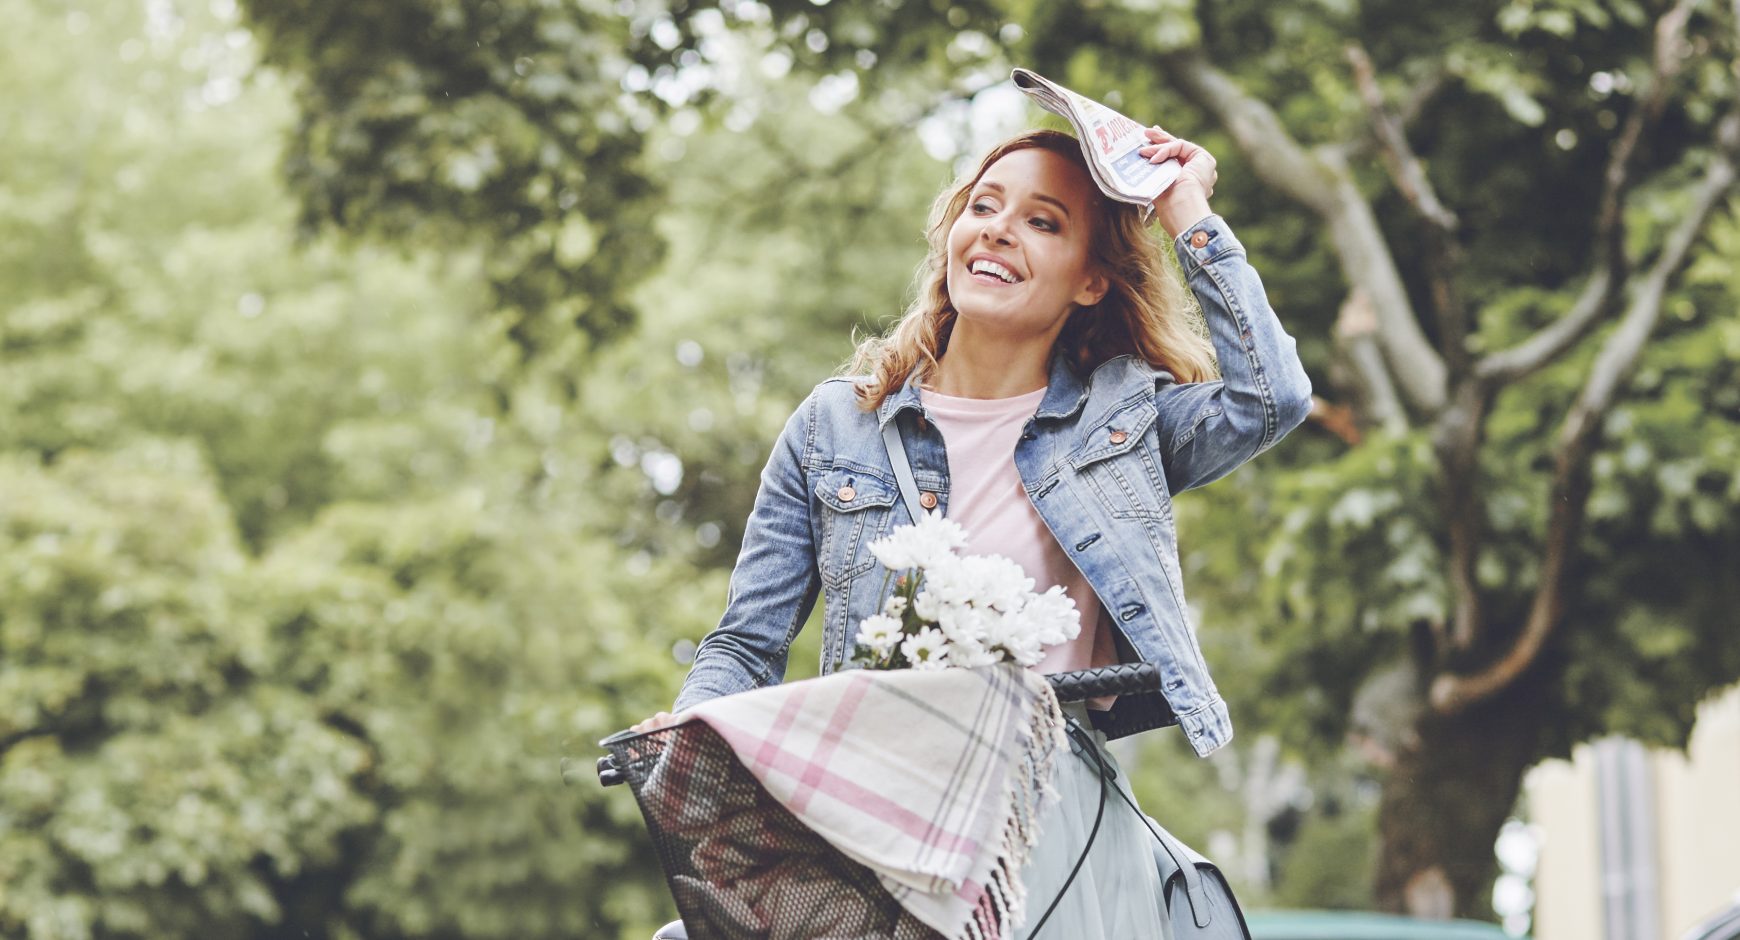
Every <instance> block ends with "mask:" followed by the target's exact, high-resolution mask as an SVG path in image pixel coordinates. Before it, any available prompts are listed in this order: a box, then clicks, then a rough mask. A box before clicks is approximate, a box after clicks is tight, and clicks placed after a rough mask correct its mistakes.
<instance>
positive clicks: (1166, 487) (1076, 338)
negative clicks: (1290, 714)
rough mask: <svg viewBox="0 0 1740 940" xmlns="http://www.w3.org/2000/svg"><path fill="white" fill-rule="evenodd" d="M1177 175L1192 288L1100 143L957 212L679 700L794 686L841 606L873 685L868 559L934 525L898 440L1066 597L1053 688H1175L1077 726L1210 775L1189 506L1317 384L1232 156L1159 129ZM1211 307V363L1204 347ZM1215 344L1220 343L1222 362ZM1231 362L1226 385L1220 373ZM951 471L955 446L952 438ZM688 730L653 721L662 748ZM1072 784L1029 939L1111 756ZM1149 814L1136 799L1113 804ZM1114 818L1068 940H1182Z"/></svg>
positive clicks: (960, 517)
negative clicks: (1066, 638) (1146, 680)
mask: <svg viewBox="0 0 1740 940" xmlns="http://www.w3.org/2000/svg"><path fill="white" fill-rule="evenodd" d="M1147 134H1148V139H1149V141H1150V143H1149V144H1148V145H1147V146H1146V147H1144V148H1143V149H1142V151H1141V152H1142V153H1143V154H1144V155H1145V156H1146V157H1147V158H1148V159H1149V160H1150V161H1151V162H1154V163H1160V162H1162V161H1165V160H1169V159H1176V160H1177V161H1178V162H1179V164H1180V174H1179V176H1178V178H1177V180H1176V181H1175V182H1174V183H1173V184H1172V185H1171V186H1170V187H1169V188H1168V189H1167V190H1166V191H1165V192H1164V193H1162V194H1161V195H1160V196H1159V197H1158V198H1157V199H1156V200H1155V202H1154V206H1153V209H1154V214H1155V217H1156V218H1157V219H1158V221H1159V222H1160V224H1161V226H1162V227H1163V228H1165V230H1166V232H1167V234H1168V235H1169V236H1171V237H1172V239H1173V245H1174V251H1175V253H1176V256H1177V258H1178V260H1179V262H1180V266H1181V268H1182V271H1183V275H1184V279H1183V281H1182V282H1181V281H1180V279H1179V276H1178V274H1177V273H1175V272H1174V269H1173V268H1172V267H1170V266H1169V265H1168V264H1167V263H1166V261H1165V258H1164V255H1163V253H1162V252H1161V250H1160V247H1159V245H1158V244H1157V243H1156V242H1155V241H1154V240H1153V239H1152V238H1151V237H1150V236H1149V234H1148V232H1147V225H1146V222H1145V220H1144V218H1143V213H1142V210H1141V209H1140V208H1139V207H1136V206H1131V205H1128V204H1125V203H1121V202H1116V201H1112V200H1108V199H1107V198H1105V197H1104V196H1103V195H1102V194H1101V193H1100V192H1099V190H1098V188H1097V187H1096V186H1095V184H1094V182H1093V179H1092V177H1091V175H1090V174H1089V171H1088V169H1087V166H1086V164H1085V163H1084V161H1083V157H1082V154H1081V150H1080V147H1079V144H1078V143H1077V141H1076V140H1075V139H1074V138H1072V137H1070V136H1068V135H1066V134H1061V133H1057V132H1054V131H1034V132H1029V133H1026V134H1022V135H1020V136H1017V137H1015V138H1013V139H1012V140H1009V141H1006V142H1004V143H1003V144H1001V145H999V146H997V147H995V148H993V149H992V151H991V152H990V153H989V154H987V155H986V156H985V158H984V160H983V161H981V163H980V164H979V166H978V168H977V170H976V172H975V173H974V174H973V175H972V176H971V177H968V178H965V179H963V180H961V181H959V182H958V183H957V184H956V185H954V186H952V187H951V188H950V189H949V190H947V191H945V192H944V193H943V194H942V196H941V197H940V198H939V199H938V201H937V203H936V206H935V209H934V210H933V214H932V219H931V224H930V227H929V241H930V254H929V257H928V258H927V260H926V262H925V264H924V265H923V266H922V267H921V268H920V271H919V290H918V295H917V297H916V299H915V300H914V301H913V303H912V305H911V307H909V308H908V310H907V311H906V314H905V315H904V317H903V318H902V319H901V321H900V322H899V324H897V325H896V327H895V328H894V330H893V331H892V333H891V334H889V335H888V336H887V337H885V338H877V339H871V340H868V341H866V342H865V343H864V344H862V345H861V346H860V347H859V349H858V351H857V355H856V357H855V359H854V361H853V363H852V364H851V367H850V369H849V371H851V372H853V373H859V374H856V375H843V376H836V377H834V378H831V379H828V380H827V381H824V382H822V383H821V384H820V385H818V386H816V388H815V390H814V391H813V392H811V394H810V396H809V397H808V398H807V399H806V400H805V401H804V403H803V404H802V405H801V406H799V408H798V409H797V411H796V412H795V413H794V414H793V415H792V417H791V419H790V420H789V421H788V422H787V424H786V427H785V430H784V432H783V433H782V434H781V436H780V439H779V441H778V443H777V444H776V446H775V448H774V451H773V455H772V457H771V459H770V460H769V461H768V463H767V466H766V468H765V469H764V471H763V473H762V479H761V488H760V491H759V493H758V494H757V496H756V500H755V507H754V509H753V511H752V513H751V515H750V519H749V525H748V527H747V529H746V531H745V533H744V539H743V547H742V551H741V553H740V555H739V556H738V560H737V565H736V568H735V569H734V570H733V573H732V576H731V582H730V589H729V595H728V598H727V603H726V610H725V614H724V616H723V618H722V620H721V622H720V624H719V626H718V628H717V629H715V630H714V631H712V632H711V633H710V634H708V636H707V637H706V638H705V639H704V640H703V641H702V643H701V645H700V647H699V649H698V650H697V652H696V656H695V662H694V666H693V668H692V669H691V671H690V673H689V676H688V679H687V680H686V681H685V683H684V685H683V689H682V692H681V693H680V694H679V696H678V698H677V702H676V706H675V707H676V708H677V709H678V710H681V709H683V708H687V707H689V706H692V705H695V704H697V703H699V702H701V701H704V700H706V699H708V698H712V697H714V696H718V695H726V694H730V693H734V692H739V691H744V690H747V689H751V688H756V687H758V686H762V685H767V684H770V683H774V682H778V681H780V679H781V678H782V677H783V675H784V670H785V659H786V653H787V650H788V649H789V647H790V644H791V641H792V638H793V636H794V635H795V634H796V632H797V630H798V629H799V627H800V626H802V624H803V623H804V621H805V620H806V619H807V618H808V616H809V613H810V610H811V609H812V607H813V605H814V603H815V600H816V597H817V595H818V593H824V594H825V598H826V599H825V603H824V622H825V626H824V635H823V643H822V670H823V671H824V672H828V671H832V670H833V669H836V668H839V667H840V666H841V665H843V664H844V663H846V662H847V661H849V660H850V658H851V656H852V652H853V649H852V637H853V636H854V634H855V630H856V625H857V624H858V623H859V622H860V621H861V620H862V619H863V618H865V617H867V616H869V615H870V614H872V613H875V612H876V611H877V610H879V609H880V607H881V604H882V599H883V598H882V590H883V577H882V572H881V570H880V569H879V568H878V567H877V564H876V561H875V559H874V557H872V556H871V554H870V552H869V551H868V549H867V548H866V545H867V543H868V542H870V541H872V540H874V539H876V538H878V537H880V536H882V535H884V534H886V533H887V532H888V531H889V530H890V529H891V528H892V527H893V526H895V525H900V524H904V523H906V522H909V521H910V517H909V515H908V513H907V511H906V508H905V506H904V505H902V504H901V501H900V499H899V490H898V486H897V484H896V482H895V476H894V473H893V469H892V465H891V462H890V459H889V457H888V455H887V451H886V448H885V446H884V444H883V441H882V437H881V430H882V427H883V426H884V424H885V423H886V422H890V421H892V422H895V423H896V426H897V427H898V428H899V431H900V434H901V438H902V440H903V441H904V442H905V446H906V451H907V454H908V456H909V459H910V462H911V465H912V469H913V475H914V477H915V479H916V481H917V484H918V487H919V488H920V490H921V491H922V496H921V499H920V502H921V503H922V504H923V506H924V508H926V509H932V508H940V509H941V510H942V511H943V512H944V513H945V514H946V515H947V516H949V517H950V518H952V519H954V520H956V521H958V522H959V523H961V525H962V526H964V527H965V528H966V530H967V532H968V533H969V536H970V539H971V540H970V542H969V544H968V545H967V547H966V552H967V553H972V554H1000V555H1004V556H1007V557H1010V558H1013V559H1014V560H1016V561H1018V562H1020V563H1021V564H1022V566H1023V568H1025V569H1026V572H1027V574H1028V575H1029V576H1031V577H1033V578H1034V580H1035V587H1036V589H1037V590H1041V591H1043V590H1045V589H1046V588H1048V587H1049V586H1051V585H1053V584H1060V585H1063V586H1064V588H1065V590H1066V591H1068V593H1069V594H1070V596H1071V597H1072V598H1073V599H1074V600H1075V602H1076V606H1077V609H1078V610H1080V611H1081V612H1082V627H1083V629H1082V632H1081V635H1080V636H1079V637H1078V638H1077V639H1075V640H1073V641H1070V642H1068V643H1064V644H1061V645H1059V646H1057V647H1053V648H1050V649H1048V650H1047V655H1046V658H1045V659H1044V661H1043V662H1042V663H1040V664H1039V666H1037V667H1035V668H1037V669H1039V670H1040V671H1042V672H1047V673H1049V672H1057V671H1064V670H1071V669H1081V668H1087V667H1089V666H1093V665H1103V664H1109V663H1114V662H1119V661H1133V660H1142V661H1146V662H1153V663H1157V664H1158V665H1159V666H1160V669H1161V673H1162V682H1163V692H1162V693H1161V694H1158V695H1140V696H1128V697H1125V698H1123V699H1120V700H1118V701H1117V702H1115V703H1107V702H1100V703H1095V704H1097V705H1108V704H1109V705H1111V707H1110V708H1107V709H1100V710H1095V711H1094V712H1093V713H1091V714H1090V713H1089V712H1088V711H1087V710H1085V709H1079V708H1078V709H1074V710H1073V712H1074V715H1075V717H1076V718H1077V719H1078V720H1080V721H1082V722H1083V723H1084V724H1088V723H1091V724H1092V725H1093V726H1094V727H1095V728H1097V729H1098V730H1097V731H1096V732H1095V733H1094V734H1093V735H1092V738H1093V739H1094V741H1095V744H1096V747H1097V748H1098V749H1099V751H1100V754H1101V756H1102V758H1103V759H1104V760H1105V761H1106V762H1107V763H1108V764H1110V765H1112V766H1113V767H1114V769H1115V762H1113V761H1112V760H1111V758H1110V755H1109V754H1107V753H1106V752H1105V750H1104V746H1105V742H1106V741H1107V740H1108V739H1109V738H1115V737H1121V736H1124V735H1127V734H1132V733H1135V732H1137V731H1142V730H1147V729H1150V728H1155V727H1160V726H1162V725H1167V724H1172V723H1177V724H1179V725H1180V726H1181V728H1182V729H1183V732H1184V734H1185V735H1186V737H1187V738H1188V739H1189V740H1190V742H1191V744H1192V746H1193V747H1194V748H1195V750H1196V751H1197V753H1198V754H1204V755H1206V754H1207V753H1209V752H1210V751H1213V750H1214V749H1215V748H1218V747H1220V746H1221V745H1223V744H1225V743H1226V741H1227V740H1228V739H1230V737H1231V734H1232V728H1231V722H1230V720H1229V718H1228V715H1227V708H1226V704H1225V703H1224V702H1223V701H1222V700H1221V698H1220V695H1219V693H1218V692H1217V691H1216V690H1215V687H1214V683H1213V681H1212V680H1211V679H1210V678H1209V675H1208V669H1207V666H1206V665H1205V664H1204V662H1203V658H1202V654H1201V651H1200V649H1199V647H1198V645H1197V642H1196V638H1195V635H1194V633H1193V632H1192V631H1191V629H1190V626H1189V622H1188V619H1187V616H1186V608H1185V604H1184V595H1183V590H1182V586H1181V584H1180V576H1179V567H1178V552H1177V539H1176V534H1175V531H1174V529H1173V525H1172V511H1171V497H1172V495H1173V494H1175V493H1178V492H1181V491H1183V490H1186V489H1189V488H1191V487H1194V486H1201V485H1203V484H1205V483H1208V482H1210V481H1212V480H1215V479H1218V478H1219V477H1221V476H1223V475H1225V474H1226V473H1228V472H1230V471H1231V470H1232V469H1233V468H1235V467H1236V466H1238V465H1239V464H1240V463H1242V462H1244V461H1245V460H1247V459H1249V458H1251V457H1252V456H1255V455H1256V454H1258V453H1260V452H1262V451H1263V450H1264V449H1266V448H1268V447H1269V446H1271V445H1273V444H1274V443H1275V442H1276V441H1278V440H1279V439H1280V438H1281V437H1282V436H1283V435H1285V434H1286V433H1287V432H1288V431H1289V430H1291V429H1292V428H1293V427H1295V426H1297V425H1298V424H1299V423H1300V422H1301V421H1303V420H1304V418H1305V415H1306V413H1307V412H1308V411H1309V410H1310V407H1311V384H1310V380H1309V379H1308V378H1307V377H1306V375H1305V372H1304V370H1303V368H1302V367H1301V365H1300V363H1299V359H1298V356H1297V354H1296V351H1295V344H1294V342H1293V339H1292V338H1291V337H1290V336H1288V335H1287V334H1286V332H1285V331H1284V330H1283V329H1282V327H1281V325H1280V323H1279V321H1278V320H1277V319H1276V316H1275V313H1274V311H1273V310H1272V309H1271V308H1270V306H1269V303H1268V299H1267V297H1266V296H1265V294H1264V291H1263V287H1262V283H1261V281H1260V279H1259V278H1258V277H1257V274H1256V272H1255V271H1254V270H1252V268H1251V267H1250V265H1249V263H1248V262H1247V260H1246V257H1245V252H1244V249H1243V246H1242V245H1240V243H1239V242H1238V240H1237V239H1236V238H1234V236H1233V234H1232V232H1231V230H1230V229H1229V228H1228V227H1227V225H1226V222H1225V221H1224V220H1223V219H1221V218H1220V217H1219V216H1218V215H1215V214H1214V213H1213V212H1212V211H1211V210H1210V208H1209V205H1208V198H1209V196H1210V194H1211V193H1212V192H1213V190H1214V184H1215V180H1216V172H1215V161H1214V158H1213V157H1212V156H1211V155H1210V154H1209V153H1208V152H1207V151H1205V150H1204V149H1203V148H1201V147H1199V146H1197V145H1195V144H1193V143H1190V142H1189V141H1185V140H1180V139H1177V138H1174V137H1172V136H1171V135H1169V134H1167V133H1166V132H1165V131H1163V130H1161V129H1160V128H1158V127H1154V128H1150V129H1148V131H1147ZM1186 286H1188V288H1189V290H1190V291H1191V292H1194V294H1195V298H1196V300H1197V302H1198V303H1199V305H1200V307H1201V309H1202V311H1203V316H1204V318H1205V319H1206V321H1207V327H1208V333H1209V337H1210V339H1209V340H1206V341H1205V340H1204V339H1203V338H1202V337H1201V336H1200V335H1199V334H1198V333H1197V332H1196V331H1195V330H1194V329H1193V328H1192V325H1191V316H1192V314H1191V305H1190V303H1189V298H1188V295H1187V293H1186V291H1185V287H1186ZM1211 342H1212V346H1211ZM1215 359H1218V363H1219V371H1220V376H1219V377H1218V378H1217V377H1216V376H1215ZM945 439H946V440H947V441H948V446H947V447H946V448H945V447H944V440H945ZM668 720H669V715H668V714H667V713H664V712H661V713H659V715H657V716H654V717H653V718H651V719H648V720H647V721H645V722H642V723H641V725H639V726H637V727H638V729H639V730H649V729H651V728H654V727H658V726H661V725H663V724H664V723H666V722H667V721H668ZM1078 756H1080V757H1081V759H1080V760H1072V761H1066V762H1064V764H1063V765H1062V766H1063V767H1064V770H1063V771H1062V772H1061V774H1060V777H1061V779H1060V780H1059V781H1057V782H1058V786H1059V789H1060V791H1061V792H1062V793H1063V795H1064V799H1063V800H1062V801H1061V802H1060V803H1059V804H1057V805H1055V806H1054V807H1053V809H1052V810H1051V811H1050V813H1049V815H1048V816H1047V817H1046V819H1045V820H1044V821H1043V822H1042V823H1041V844H1040V846H1039V847H1038V850H1037V851H1036V852H1035V853H1034V856H1033V859H1032V861H1031V862H1030V863H1029V865H1028V867H1027V869H1025V870H1024V872H1023V879H1024V882H1025V884H1026V887H1027V892H1028V898H1029V902H1028V904H1029V908H1028V909H1029V925H1028V926H1027V927H1025V928H1023V932H1022V933H1021V934H1020V936H1023V937H1025V936H1026V935H1027V934H1028V933H1029V932H1031V930H1032V927H1033V922H1035V921H1037V920H1038V919H1039V917H1040V916H1041V914H1042V912H1043V911H1044V910H1045V908H1046V907H1047V906H1048V905H1049V904H1050V902H1051V899H1052V897H1054V896H1055V895H1057V893H1058V891H1059V889H1061V888H1062V886H1063V884H1064V882H1065V880H1066V879H1067V878H1068V875H1069V872H1070V870H1071V869H1072V868H1073V867H1074V866H1075V864H1076V859H1077V857H1078V856H1079V855H1080V853H1081V852H1082V847H1083V845H1084V844H1085V843H1086V836H1087V833H1088V830H1089V828H1090V827H1091V825H1092V822H1093V819H1094V816H1095V811H1096V809H1097V807H1098V804H1099V797H1100V787H1099V776H1098V774H1097V771H1096V770H1095V767H1094V763H1093V762H1092V761H1091V760H1090V759H1089V758H1090V757H1091V755H1086V754H1079V755H1078ZM1113 785H1114V786H1116V787H1118V789H1119V790H1121V791H1123V793H1124V795H1125V796H1126V797H1128V788H1127V785H1126V783H1125V782H1124V779H1123V775H1122V774H1121V773H1120V774H1118V775H1117V777H1116V780H1115V782H1114V784H1113ZM1133 806H1134V803H1133V801H1132V802H1131V803H1130V805H1128V806H1126V805H1124V804H1123V801H1122V800H1120V799H1119V798H1117V797H1113V798H1112V799H1111V800H1110V801H1109V804H1108V806H1107V807H1106V812H1105V816H1104V820H1103V822H1102V824H1101V828H1100V831H1099V833H1098V836H1097V838H1096V839H1095V841H1094V845H1093V848H1092V851H1091V852H1090V854H1089V856H1088V858H1087V861H1086V862H1085V863H1084V864H1083V865H1082V867H1081V870H1080V872H1079V873H1078V874H1077V875H1076V878H1075V881H1074V883H1072V884H1071V885H1070V888H1069V890H1068V891H1067V892H1066V893H1064V895H1063V898H1062V901H1061V903H1060V904H1059V906H1058V908H1057V911H1056V913H1055V914H1054V915H1053V920H1054V921H1056V923H1053V924H1051V925H1050V926H1048V927H1047V935H1048V936H1069V937H1077V938H1089V940H1092V938H1113V937H1117V938H1127V937H1158V936H1169V935H1170V932H1169V930H1167V928H1166V926H1165V922H1164V910H1163V909H1162V908H1161V899H1160V897H1159V884H1158V878H1157V874H1156V868H1155V865H1154V861H1153V851H1154V846H1153V841H1152V837H1151V836H1150V835H1149V833H1148V832H1147V830H1146V828H1145V825H1144V822H1143V820H1142V819H1141V817H1140V815H1139V814H1138V813H1137V812H1134V811H1133Z"/></svg>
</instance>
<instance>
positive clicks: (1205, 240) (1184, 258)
mask: <svg viewBox="0 0 1740 940" xmlns="http://www.w3.org/2000/svg"><path fill="white" fill-rule="evenodd" d="M1172 250H1173V251H1174V252H1175V253H1176V254H1177V255H1178V262H1179V263H1180V264H1182V265H1183V266H1184V275H1185V277H1189V276H1190V275H1193V274H1195V273H1196V272H1197V270H1198V269H1200V268H1201V267H1202V266H1203V265H1206V264H1208V263H1209V262H1211V261H1213V260H1214V259H1216V258H1219V257H1220V256H1221V255H1224V254H1227V253H1228V252H1232V251H1244V250H1245V246H1244V244H1243V243H1241V242H1240V241H1239V240H1238V236H1236V235H1234V234H1233V233H1232V227H1231V226H1229V225H1227V224H1226V220H1225V219H1223V218H1221V217H1220V214H1219V213H1212V212H1211V213H1209V214H1208V215H1207V216H1206V217H1204V218H1203V219H1202V220H1201V221H1199V222H1197V223H1196V224H1195V225H1192V226H1191V227H1189V228H1187V229H1185V230H1184V231H1182V232H1179V233H1178V237H1177V238H1174V239H1173V240H1172Z"/></svg>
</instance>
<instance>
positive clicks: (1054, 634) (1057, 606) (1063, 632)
mask: <svg viewBox="0 0 1740 940" xmlns="http://www.w3.org/2000/svg"><path fill="white" fill-rule="evenodd" d="M1019 616H1020V619H1021V621H1022V630H1023V631H1024V632H1031V633H1032V634H1034V635H1035V636H1037V637H1038V638H1039V642H1041V643H1043V644H1045V645H1046V646H1054V645H1056V644H1058V643H1063V642H1065V641H1068V640H1073V639H1075V638H1076V637H1078V636H1080V635H1081V612H1080V611H1078V610H1076V608H1075V601H1074V599H1072V598H1071V597H1070V596H1069V595H1068V594H1067V593H1065V592H1064V590H1063V586H1062V585H1059V584H1054V585H1052V586H1051V588H1050V589H1049V590H1047V591H1046V592H1045V593H1044V594H1040V595H1037V596H1034V597H1032V598H1030V599H1028V601H1027V603H1026V604H1024V605H1022V607H1021V610H1020V613H1019Z"/></svg>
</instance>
